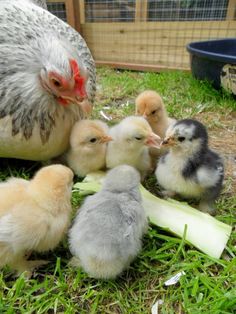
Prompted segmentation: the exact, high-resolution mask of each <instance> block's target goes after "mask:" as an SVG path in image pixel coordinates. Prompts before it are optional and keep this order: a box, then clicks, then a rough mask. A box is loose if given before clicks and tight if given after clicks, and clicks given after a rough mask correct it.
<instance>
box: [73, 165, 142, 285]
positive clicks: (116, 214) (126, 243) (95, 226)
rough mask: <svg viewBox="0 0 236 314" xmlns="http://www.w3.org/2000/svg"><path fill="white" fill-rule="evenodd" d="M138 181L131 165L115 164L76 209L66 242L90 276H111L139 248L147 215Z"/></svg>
mask: <svg viewBox="0 0 236 314" xmlns="http://www.w3.org/2000/svg"><path fill="white" fill-rule="evenodd" d="M139 182H140V175H139V173H138V171H137V170H135V169H134V168H133V167H131V166H128V165H120V166H117V167H115V168H113V169H112V170H110V171H109V172H108V174H107V176H106V178H105V180H104V183H103V187H102V190H101V191H100V192H98V193H96V194H95V195H93V196H90V197H88V198H87V199H86V200H85V202H84V204H83V205H82V207H81V208H80V209H79V212H78V214H77V217H76V218H75V221H74V224H73V226H72V228H71V230H70V232H69V245H70V250H71V252H72V254H73V255H74V256H75V257H76V258H77V261H78V263H79V265H80V266H82V268H83V269H84V270H85V271H86V272H87V273H88V275H89V276H90V277H94V278H102V279H109V278H115V277H116V276H118V275H119V274H120V273H121V272H122V271H123V270H124V269H125V268H127V267H128V266H129V264H130V263H131V262H132V260H133V259H134V258H135V257H136V256H137V254H138V253H139V251H140V250H141V246H142V242H141V239H142V236H143V234H144V232H145V231H146V229H147V219H146V216H145V212H144V208H143V206H142V205H141V202H142V200H141V195H140V192H139ZM74 264H75V263H74Z"/></svg>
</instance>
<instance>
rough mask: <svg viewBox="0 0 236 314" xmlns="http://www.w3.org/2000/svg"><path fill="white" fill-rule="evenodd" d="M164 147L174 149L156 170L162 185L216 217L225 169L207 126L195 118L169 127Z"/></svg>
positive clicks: (162, 159) (171, 193) (160, 162)
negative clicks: (212, 144) (193, 201)
mask: <svg viewBox="0 0 236 314" xmlns="http://www.w3.org/2000/svg"><path fill="white" fill-rule="evenodd" d="M162 145H163V146H166V147H169V148H170V149H169V152H168V153H167V154H166V155H164V156H163V157H161V159H160V161H159V163H158V166H157V169H156V171H155V174H156V177H157V181H158V183H159V184H160V185H161V186H162V187H163V188H164V189H165V190H166V191H167V192H168V193H167V194H168V195H169V196H172V195H174V194H175V193H177V194H179V195H181V196H182V197H184V198H192V199H198V200H200V204H199V209H200V210H202V211H205V212H209V213H210V214H214V212H215V210H214V202H215V200H216V198H217V197H218V195H219V193H220V191H221V188H222V182H223V178H224V166H223V162H222V160H221V158H220V156H219V155H218V154H217V153H215V152H213V151H212V150H210V149H209V147H208V134H207V130H206V128H205V126H204V125H203V124H202V123H200V122H199V121H196V120H192V119H183V120H180V121H178V122H177V123H175V124H174V125H173V126H170V127H169V128H168V130H167V132H166V137H165V140H164V141H163V143H162Z"/></svg>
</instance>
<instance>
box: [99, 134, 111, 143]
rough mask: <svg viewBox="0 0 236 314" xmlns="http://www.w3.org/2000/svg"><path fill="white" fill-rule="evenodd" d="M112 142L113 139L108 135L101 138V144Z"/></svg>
mask: <svg viewBox="0 0 236 314" xmlns="http://www.w3.org/2000/svg"><path fill="white" fill-rule="evenodd" d="M112 140H113V138H112V137H110V136H108V135H105V136H102V137H101V143H107V142H110V141H112Z"/></svg>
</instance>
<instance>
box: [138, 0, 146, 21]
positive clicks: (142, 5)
mask: <svg viewBox="0 0 236 314" xmlns="http://www.w3.org/2000/svg"><path fill="white" fill-rule="evenodd" d="M147 9H148V5H147V0H136V2H135V22H146V20H147Z"/></svg>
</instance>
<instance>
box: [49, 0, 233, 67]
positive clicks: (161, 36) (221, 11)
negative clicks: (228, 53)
mask: <svg viewBox="0 0 236 314" xmlns="http://www.w3.org/2000/svg"><path fill="white" fill-rule="evenodd" d="M68 1H69V0H68ZM68 1H67V0H66V1H61V2H65V3H67V2H68ZM49 2H50V1H49ZM74 3H76V6H75V8H76V10H75V12H74V14H75V19H76V20H77V22H78V23H79V25H80V32H81V33H82V35H83V37H84V38H85V40H86V42H87V44H88V46H89V48H90V49H91V51H92V54H93V56H94V58H95V60H96V62H97V63H98V64H109V65H112V66H114V67H128V68H137V69H139V68H140V69H145V68H147V69H150V70H152V69H160V70H161V69H171V68H174V69H175V68H179V69H188V68H189V55H188V53H187V51H186V45H187V44H188V43H190V42H193V41H201V40H209V39H217V38H229V37H236V21H235V7H236V0H127V1H124V0H74ZM50 5H51V7H50V6H48V7H49V10H54V14H56V15H57V16H59V15H58V14H60V10H61V7H59V8H56V7H55V6H56V4H55V1H53V3H50ZM63 10H65V7H63ZM64 12H65V11H64ZM59 17H60V16H59ZM62 18H64V17H62Z"/></svg>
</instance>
